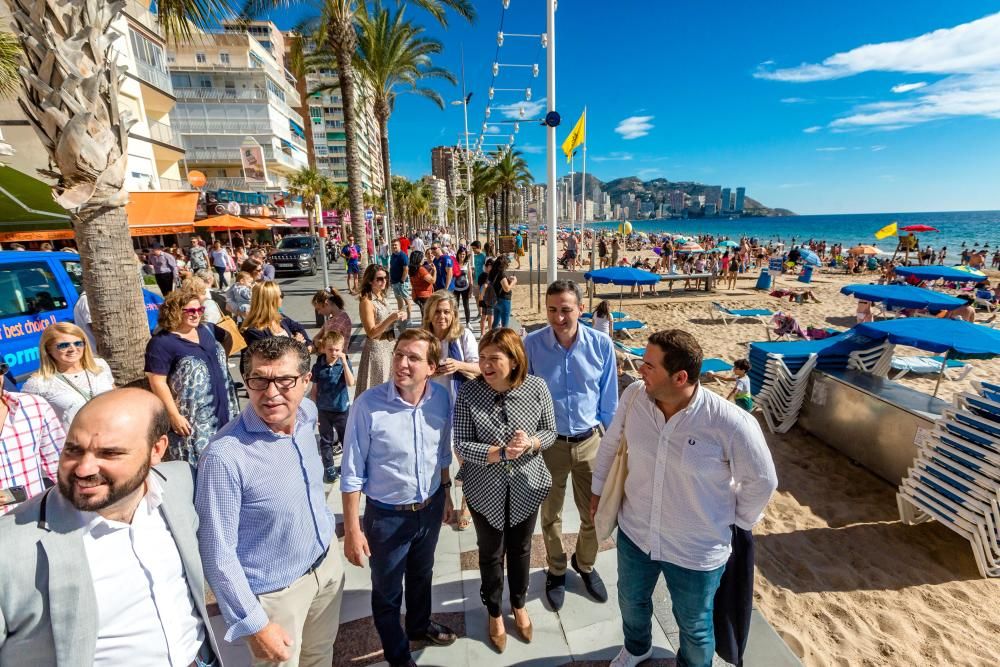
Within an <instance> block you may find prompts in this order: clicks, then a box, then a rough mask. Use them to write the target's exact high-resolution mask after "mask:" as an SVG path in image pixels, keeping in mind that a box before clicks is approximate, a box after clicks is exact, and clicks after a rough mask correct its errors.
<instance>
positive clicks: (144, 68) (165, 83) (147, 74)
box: [128, 59, 176, 96]
mask: <svg viewBox="0 0 1000 667" xmlns="http://www.w3.org/2000/svg"><path fill="white" fill-rule="evenodd" d="M133 65H134V66H135V67H133ZM128 72H129V73H131V74H133V75H134V76H135V78H137V79H139V80H140V81H145V82H146V83H148V84H149V85H151V86H153V87H154V88H158V89H160V90H162V91H163V92H165V93H167V94H168V95H173V96H176V93H175V91H174V86H173V84H172V83H170V75H169V74H167V73H166V72H165V71H163V70H161V69H159V68H157V67H154V66H152V65H150V64H148V63H144V62H143V61H141V60H138V59H135V60H134V61H133V62H132V63H130V64H129V67H128Z"/></svg>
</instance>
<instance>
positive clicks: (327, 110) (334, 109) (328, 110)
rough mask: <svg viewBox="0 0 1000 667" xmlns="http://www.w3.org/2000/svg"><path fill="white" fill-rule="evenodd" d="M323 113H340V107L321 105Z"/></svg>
mask: <svg viewBox="0 0 1000 667" xmlns="http://www.w3.org/2000/svg"><path fill="white" fill-rule="evenodd" d="M323 112H324V113H341V111H340V109H338V108H337V107H323Z"/></svg>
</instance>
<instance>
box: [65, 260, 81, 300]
mask: <svg viewBox="0 0 1000 667" xmlns="http://www.w3.org/2000/svg"><path fill="white" fill-rule="evenodd" d="M63 268H65V269H66V273H67V274H68V275H69V279H70V282H72V283H73V287H75V288H76V293H77V294H83V266H81V265H80V262H78V261H76V260H70V261H68V262H63Z"/></svg>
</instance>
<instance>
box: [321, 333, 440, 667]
mask: <svg viewBox="0 0 1000 667" xmlns="http://www.w3.org/2000/svg"><path fill="white" fill-rule="evenodd" d="M440 357H441V348H440V345H439V343H438V341H437V338H435V337H434V336H433V335H432V334H431V333H430V332H428V331H425V330H423V329H407V330H406V331H405V332H403V334H402V335H400V337H399V339H398V340H397V341H396V347H395V349H394V351H393V356H392V379H391V380H389V381H388V382H386V383H384V384H380V385H378V386H375V387H372V388H371V389H369V390H368V391H366V392H364V393H363V394H361V396H359V397H358V398H357V399H356V400H355V402H354V405H352V406H351V414H350V417H349V418H348V422H347V434H346V436H345V438H344V441H345V442H344V458H343V460H342V461H341V481H340V490H341V492H342V494H343V498H344V553H345V555H346V556H347V560H348V561H350V562H351V563H352V564H354V565H357V566H361V565H362V561H363V559H364V557H365V556H368V557H369V564H370V565H371V573H372V616H373V618H374V620H375V629H376V630H378V634H379V638H380V639H381V640H382V650H383V652H384V653H385V659H386V660H387V661H388V662H389V664H390V665H391V666H393V667H395V666H396V665H407V666H409V665H415V664H416V663H414V662H413V659H412V657H411V656H410V641H429V642H432V643H434V644H438V645H448V644H452V643H453V642H454V641H455V639H456V636H455V633H454V632H452V631H451V630H450V629H449V628H446V627H445V626H443V625H441V624H440V623H436V622H435V621H433V620H431V579H432V576H433V566H434V549H435V548H436V547H437V540H438V535H439V534H440V532H441V524H442V523H444V522H447V521H449V520H450V518H451V513H452V503H451V493H450V491H449V489H450V488H451V479H450V475H449V472H448V466H449V465H450V464H451V399H450V398H449V395H448V391H447V389H445V388H444V387H442V386H441V385H439V384H437V383H435V382H430V381H429V380H430V377H431V376H432V375H433V374H434V370H435V368H437V364H438V361H439V360H440ZM362 493H364V494H365V497H366V504H365V515H364V519H363V520H361V519H359V510H358V507H359V504H360V501H361V494H362ZM404 580H405V581H406V591H405V595H406V629H405V630H404V629H403V627H402V626H401V625H400V622H399V614H400V611H401V609H402V603H403V595H404V591H403V581H404Z"/></svg>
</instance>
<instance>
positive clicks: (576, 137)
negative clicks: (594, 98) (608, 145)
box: [562, 109, 587, 162]
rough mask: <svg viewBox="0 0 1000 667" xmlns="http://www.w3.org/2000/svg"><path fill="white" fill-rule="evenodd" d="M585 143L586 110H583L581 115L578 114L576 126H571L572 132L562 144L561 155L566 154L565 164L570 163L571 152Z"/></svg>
mask: <svg viewBox="0 0 1000 667" xmlns="http://www.w3.org/2000/svg"><path fill="white" fill-rule="evenodd" d="M585 141H587V110H586V109H584V110H583V113H582V114H580V120H578V121H576V125H574V126H573V131H572V132H570V133H569V136H568V137H566V141H564V142H563V145H562V149H563V153H565V154H566V162H569V161H570V158H572V157H573V151H575V150H576V147H577V146H579V145H581V144H582V143H584V142H585Z"/></svg>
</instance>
